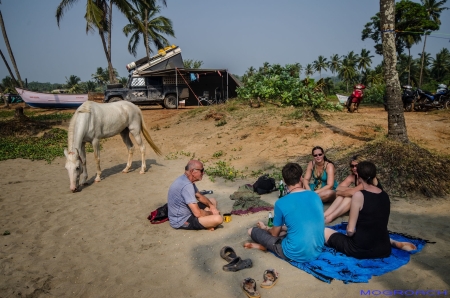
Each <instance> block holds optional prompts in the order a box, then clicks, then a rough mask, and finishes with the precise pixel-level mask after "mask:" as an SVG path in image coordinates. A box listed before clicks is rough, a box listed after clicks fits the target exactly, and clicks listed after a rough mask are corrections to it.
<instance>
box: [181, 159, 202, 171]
mask: <svg viewBox="0 0 450 298" xmlns="http://www.w3.org/2000/svg"><path fill="white" fill-rule="evenodd" d="M197 164H201V162H200V161H199V160H195V159H191V160H190V161H189V162H188V163H187V165H186V166H185V167H184V170H185V171H189V170H192V169H193V168H195V166H196V165H197Z"/></svg>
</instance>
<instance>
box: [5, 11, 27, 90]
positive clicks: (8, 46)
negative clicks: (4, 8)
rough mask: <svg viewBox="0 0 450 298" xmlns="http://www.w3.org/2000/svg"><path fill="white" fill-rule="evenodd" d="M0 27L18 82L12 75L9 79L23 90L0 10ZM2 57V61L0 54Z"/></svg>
mask: <svg viewBox="0 0 450 298" xmlns="http://www.w3.org/2000/svg"><path fill="white" fill-rule="evenodd" d="M0 26H1V27H2V33H3V39H4V40H5V44H6V48H7V49H8V53H9V57H10V58H11V62H12V64H13V67H14V70H15V71H16V76H17V79H18V81H17V80H16V79H14V76H13V75H11V78H13V79H14V81H15V82H16V84H17V83H18V84H19V86H20V87H21V88H23V86H22V78H21V77H20V73H19V68H18V67H17V64H16V59H14V54H13V52H12V49H11V45H10V44H9V39H8V35H7V34H6V29H5V24H4V23H3V16H2V12H1V10H0ZM2 57H3V59H4V56H3V54H2ZM4 61H5V64H6V67H7V68H8V70H9V66H8V64H7V63H6V60H5V59H4ZM10 73H11V72H10Z"/></svg>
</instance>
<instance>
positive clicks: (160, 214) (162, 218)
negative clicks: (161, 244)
mask: <svg viewBox="0 0 450 298" xmlns="http://www.w3.org/2000/svg"><path fill="white" fill-rule="evenodd" d="M168 215H169V210H168V208H167V204H164V205H163V206H161V207H159V208H157V209H156V210H153V211H152V212H151V213H150V215H149V216H148V217H147V219H148V220H149V221H150V223H152V224H160V223H163V222H166V221H168V220H169V216H168Z"/></svg>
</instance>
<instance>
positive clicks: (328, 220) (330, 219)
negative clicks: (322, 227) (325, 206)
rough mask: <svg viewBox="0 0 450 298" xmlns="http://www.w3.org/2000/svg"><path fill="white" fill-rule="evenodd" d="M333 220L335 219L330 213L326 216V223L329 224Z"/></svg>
mask: <svg viewBox="0 0 450 298" xmlns="http://www.w3.org/2000/svg"><path fill="white" fill-rule="evenodd" d="M332 221H333V219H332V218H330V217H329V215H328V216H325V223H326V224H329V223H330V222H332Z"/></svg>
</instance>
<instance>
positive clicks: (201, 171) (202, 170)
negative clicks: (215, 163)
mask: <svg viewBox="0 0 450 298" xmlns="http://www.w3.org/2000/svg"><path fill="white" fill-rule="evenodd" d="M194 170H197V171H200V173H203V172H204V171H205V169H194Z"/></svg>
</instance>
